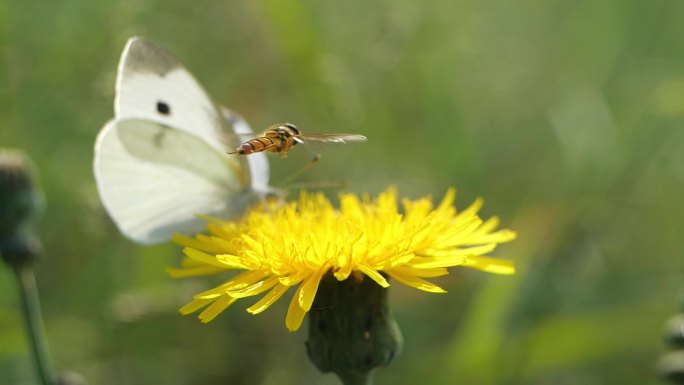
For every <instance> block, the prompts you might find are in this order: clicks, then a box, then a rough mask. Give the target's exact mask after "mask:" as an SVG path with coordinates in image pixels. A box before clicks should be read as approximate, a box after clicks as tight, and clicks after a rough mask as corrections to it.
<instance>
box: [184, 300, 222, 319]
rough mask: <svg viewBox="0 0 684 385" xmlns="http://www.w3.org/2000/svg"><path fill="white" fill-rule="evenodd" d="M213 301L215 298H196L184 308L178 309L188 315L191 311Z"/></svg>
mask: <svg viewBox="0 0 684 385" xmlns="http://www.w3.org/2000/svg"><path fill="white" fill-rule="evenodd" d="M213 301H214V300H213V299H194V300H193V301H192V302H190V303H188V304H187V305H185V306H183V307H182V308H180V309H178V311H179V312H180V313H181V314H183V315H188V314H190V313H194V312H196V311H197V310H199V309H201V308H203V307H205V306H207V305H209V304H210V303H212V302H213Z"/></svg>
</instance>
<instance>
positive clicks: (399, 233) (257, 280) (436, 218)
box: [169, 188, 516, 331]
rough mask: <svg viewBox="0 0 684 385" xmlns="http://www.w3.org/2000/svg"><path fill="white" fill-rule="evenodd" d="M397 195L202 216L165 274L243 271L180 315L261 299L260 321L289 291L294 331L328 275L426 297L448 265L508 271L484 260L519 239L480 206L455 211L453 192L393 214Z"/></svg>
mask: <svg viewBox="0 0 684 385" xmlns="http://www.w3.org/2000/svg"><path fill="white" fill-rule="evenodd" d="M396 195H397V194H396V191H395V189H393V188H389V189H388V190H386V191H385V192H383V193H381V194H380V195H379V196H378V197H377V198H376V199H375V200H371V199H370V198H368V197H367V196H366V197H363V198H359V197H358V196H356V195H354V194H342V195H340V208H339V209H336V208H334V207H333V205H332V204H331V203H330V201H329V200H328V199H326V198H325V196H324V195H323V194H320V193H318V194H307V193H301V195H300V197H299V200H297V201H294V202H291V203H287V204H284V205H280V206H278V205H275V204H273V205H265V206H264V207H260V208H256V209H254V210H252V211H251V212H250V213H248V214H247V215H246V216H245V217H244V218H243V219H242V220H240V221H238V222H226V221H222V220H218V219H213V218H208V219H207V220H208V229H209V233H210V235H203V234H199V235H197V236H195V237H194V238H190V237H187V236H183V235H178V234H177V235H175V236H174V241H175V242H176V243H179V244H181V245H183V246H185V248H184V250H183V252H184V254H185V259H184V260H183V262H182V265H181V267H180V268H175V269H169V273H170V274H171V275H172V276H174V277H184V276H196V275H207V274H214V273H220V272H223V271H228V270H238V271H241V273H239V274H238V275H236V276H234V277H233V278H231V279H229V280H228V281H226V282H225V283H223V284H221V285H219V286H217V287H215V288H213V289H211V290H208V291H205V292H203V293H200V294H197V295H195V296H194V299H193V301H192V302H190V303H189V304H187V305H185V306H184V307H183V308H181V310H180V311H181V313H183V314H189V313H193V312H195V311H198V310H199V309H202V308H205V307H206V308H205V309H204V310H203V311H202V312H201V313H200V315H199V318H200V320H201V321H202V322H209V321H211V320H212V319H214V318H215V317H216V316H217V315H218V314H219V313H221V312H222V311H223V310H225V309H226V308H227V307H228V306H230V305H231V304H233V303H234V302H235V301H237V300H238V299H241V298H247V297H252V296H256V295H259V294H262V293H266V294H265V295H264V296H263V297H262V298H261V299H260V300H258V301H257V302H256V303H255V304H253V305H252V306H250V307H249V308H247V311H248V312H250V313H252V314H258V313H261V312H263V311H264V310H266V309H267V308H268V307H269V306H271V305H272V304H273V303H274V302H276V301H277V300H278V299H279V298H280V297H281V296H282V295H283V294H285V292H287V291H288V289H290V288H291V287H296V292H295V294H294V297H293V298H292V300H291V302H290V306H289V310H288V313H287V317H286V319H285V324H286V326H287V328H288V329H289V330H290V331H295V330H297V329H298V328H299V327H300V325H301V324H302V321H303V319H304V316H305V315H306V313H307V312H308V311H309V310H310V309H311V304H312V303H313V300H314V298H315V296H316V291H317V289H318V286H319V282H320V281H321V277H323V275H324V274H326V273H328V272H331V273H332V274H334V276H335V278H337V279H338V280H340V281H342V280H345V279H347V278H349V277H350V276H352V275H354V276H357V277H363V276H364V275H365V276H367V277H368V278H370V279H372V280H373V281H375V282H376V283H377V284H378V285H380V286H382V287H385V288H386V287H389V285H390V284H389V282H388V281H387V279H386V277H391V278H393V279H395V280H396V281H397V282H401V283H403V284H405V285H408V286H412V287H415V288H417V289H420V290H424V291H428V292H433V293H444V292H445V290H444V289H442V288H441V287H439V286H437V285H435V284H434V283H432V282H430V281H428V280H426V278H433V277H439V276H443V275H446V274H448V271H447V268H449V267H454V266H465V267H471V268H475V269H480V270H484V271H487V272H490V273H497V274H512V273H514V267H513V264H512V262H511V261H510V260H505V259H495V258H491V257H487V256H484V255H485V254H487V253H490V252H491V251H492V250H494V248H495V247H496V246H497V244H499V243H503V242H508V241H511V240H513V239H514V238H515V236H516V235H515V233H514V232H513V231H511V230H507V229H505V230H495V228H496V227H497V225H498V223H499V221H498V219H497V218H496V217H493V218H490V219H488V220H486V221H483V220H482V219H481V218H480V217H479V216H478V215H477V213H478V211H479V209H480V208H481V207H482V200H481V199H477V200H476V201H475V202H473V204H471V205H470V207H468V208H467V209H465V210H463V211H461V212H457V211H456V209H455V208H454V207H453V203H454V200H455V198H456V191H455V190H454V189H450V190H448V191H447V193H446V195H445V197H444V198H443V199H442V202H441V203H440V204H439V205H438V206H437V207H434V206H433V203H432V199H431V197H424V198H421V199H417V200H408V199H404V200H403V201H402V207H403V210H400V208H399V206H398V203H397V197H396Z"/></svg>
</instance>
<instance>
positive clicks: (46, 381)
mask: <svg viewBox="0 0 684 385" xmlns="http://www.w3.org/2000/svg"><path fill="white" fill-rule="evenodd" d="M14 272H15V274H16V275H17V282H18V283H19V292H20V295H21V305H22V306H21V307H22V311H23V312H24V321H25V322H26V329H27V332H28V335H29V339H30V341H31V348H32V351H33V358H34V360H35V362H36V370H37V371H38V376H39V377H40V382H41V384H42V385H55V384H56V383H57V380H56V378H57V377H56V376H55V372H54V370H53V368H52V365H51V364H50V354H49V353H48V347H47V339H46V338H45V332H44V329H43V316H42V313H41V311H40V298H39V297H38V289H37V287H36V277H35V275H34V274H33V268H31V267H23V268H22V267H18V268H15V269H14Z"/></svg>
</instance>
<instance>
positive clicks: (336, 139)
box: [295, 134, 368, 143]
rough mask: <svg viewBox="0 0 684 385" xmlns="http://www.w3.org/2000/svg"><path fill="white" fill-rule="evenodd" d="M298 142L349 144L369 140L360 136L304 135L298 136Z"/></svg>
mask: <svg viewBox="0 0 684 385" xmlns="http://www.w3.org/2000/svg"><path fill="white" fill-rule="evenodd" d="M297 139H300V140H298V141H316V142H325V143H347V142H365V141H367V140H368V138H366V137H365V136H364V135H359V134H303V135H297V136H296V137H295V140H297Z"/></svg>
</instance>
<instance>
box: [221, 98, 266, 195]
mask: <svg viewBox="0 0 684 385" xmlns="http://www.w3.org/2000/svg"><path fill="white" fill-rule="evenodd" d="M221 113H222V114H223V117H224V118H225V119H226V122H227V123H228V124H229V125H230V126H231V127H233V133H234V134H233V135H231V134H228V135H227V136H232V141H233V142H242V141H244V140H246V139H240V137H242V138H250V137H254V131H252V128H251V127H250V126H249V124H247V122H246V121H245V120H244V119H243V118H242V116H240V115H239V114H237V113H235V112H233V111H231V110H229V109H227V108H225V107H222V108H221ZM224 142H228V140H225V141H224ZM243 158H245V157H243ZM246 158H247V164H248V166H249V171H250V176H251V182H252V190H254V191H256V192H258V193H261V195H266V194H267V193H269V192H270V191H271V188H270V187H269V186H268V180H269V175H270V171H269V166H268V158H267V157H266V154H264V153H263V152H259V153H255V154H252V155H251V156H248V157H246Z"/></svg>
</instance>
